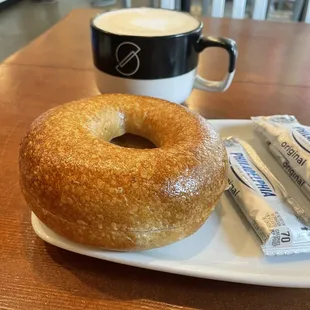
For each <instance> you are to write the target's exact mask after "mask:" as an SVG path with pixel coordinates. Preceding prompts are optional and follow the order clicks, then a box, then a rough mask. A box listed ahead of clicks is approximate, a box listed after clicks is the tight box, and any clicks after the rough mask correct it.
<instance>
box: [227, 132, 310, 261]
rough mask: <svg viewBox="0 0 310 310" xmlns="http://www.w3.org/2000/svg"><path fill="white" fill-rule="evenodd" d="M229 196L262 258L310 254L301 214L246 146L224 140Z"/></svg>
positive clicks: (309, 240) (308, 233)
mask: <svg viewBox="0 0 310 310" xmlns="http://www.w3.org/2000/svg"><path fill="white" fill-rule="evenodd" d="M224 144H225V147H226V150H227V154H228V158H229V169H228V182H229V184H230V189H229V192H230V194H231V195H232V197H233V198H234V200H235V201H236V203H237V204H238V206H239V207H240V209H241V210H242V212H243V214H244V215H245V217H246V218H247V220H248V221H249V222H250V224H251V226H252V227H253V229H254V231H255V232H256V234H257V236H258V237H259V238H260V240H261V249H262V251H263V253H264V254H265V255H268V256H274V255H288V254H298V253H308V252H310V227H309V226H308V225H305V224H304V222H307V220H308V219H307V218H303V216H304V214H303V210H302V208H300V206H299V205H298V203H297V202H296V201H295V199H293V198H292V197H289V196H288V195H287V192H286V190H285V189H284V187H283V186H282V184H281V183H280V182H279V181H278V180H277V179H276V178H275V177H274V175H273V174H272V173H271V172H270V171H269V169H268V168H267V167H266V166H265V164H264V163H263V162H262V161H261V160H260V158H259V157H258V155H257V154H256V152H255V151H254V150H253V148H252V147H251V146H250V145H249V144H247V143H246V142H244V141H242V140H240V139H236V138H228V139H226V140H224Z"/></svg>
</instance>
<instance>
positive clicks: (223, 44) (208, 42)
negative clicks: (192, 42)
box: [194, 36, 238, 92]
mask: <svg viewBox="0 0 310 310" xmlns="http://www.w3.org/2000/svg"><path fill="white" fill-rule="evenodd" d="M207 47H220V48H223V49H225V50H226V51H227V52H228V54H229V65H228V73H227V74H226V77H225V79H224V80H223V81H209V80H206V79H204V78H202V77H201V76H200V75H196V78H195V83H194V88H198V89H201V90H206V91H211V92H223V91H225V90H226V89H227V88H228V87H229V86H230V84H231V82H232V80H233V78H234V75H235V66H236V59H237V55H238V50H237V44H236V42H235V41H233V40H231V39H227V38H220V37H218V38H216V37H204V36H201V37H200V38H199V40H198V41H197V51H198V53H200V52H202V51H203V50H204V49H205V48H207Z"/></svg>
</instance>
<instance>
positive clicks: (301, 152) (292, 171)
mask: <svg viewBox="0 0 310 310" xmlns="http://www.w3.org/2000/svg"><path fill="white" fill-rule="evenodd" d="M252 120H253V122H254V124H255V129H256V131H257V132H258V134H259V135H260V136H261V137H262V138H263V140H264V142H265V143H266V144H267V147H268V150H269V151H270V153H271V154H272V155H273V156H274V157H275V159H276V160H277V161H278V162H279V163H280V165H281V166H282V168H283V169H284V171H285V172H286V173H287V174H288V175H289V177H290V178H291V179H292V180H293V182H294V183H295V184H296V185H297V186H298V187H299V188H300V189H301V191H302V192H303V193H304V194H305V196H306V197H307V198H308V199H309V200H310V186H309V184H310V127H307V126H303V125H301V124H300V123H299V122H298V121H297V119H296V118H295V117H294V116H292V115H273V116H258V117H252Z"/></svg>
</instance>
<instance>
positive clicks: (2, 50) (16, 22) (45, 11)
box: [0, 0, 291, 62]
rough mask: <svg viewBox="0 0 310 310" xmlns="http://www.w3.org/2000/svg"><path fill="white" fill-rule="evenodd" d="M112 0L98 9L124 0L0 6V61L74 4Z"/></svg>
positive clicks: (194, 2) (25, 0)
mask: <svg viewBox="0 0 310 310" xmlns="http://www.w3.org/2000/svg"><path fill="white" fill-rule="evenodd" d="M113 1H114V4H113V5H109V6H106V7H104V8H102V9H103V10H111V9H117V8H121V7H123V4H124V2H125V1H126V0H58V1H56V2H55V3H49V4H42V3H41V4H39V3H35V2H34V1H33V0H20V1H19V2H18V3H16V4H14V5H12V6H10V7H8V8H6V9H3V10H2V11H0V62H1V61H3V60H4V59H5V58H7V57H8V56H9V55H11V54H12V53H14V52H16V51H17V50H19V49H21V48H22V47H24V46H25V45H27V44H28V43H29V42H31V41H32V40H33V39H35V38H36V37H37V36H39V35H40V34H41V33H43V32H44V31H46V30H47V29H48V28H50V27H51V26H52V25H54V24H55V23H57V22H58V21H59V20H60V19H62V18H63V17H64V16H65V15H67V14H68V13H69V12H70V11H71V10H73V9H76V8H91V7H93V6H92V4H91V3H92V2H95V3H97V4H98V3H99V4H100V3H103V2H110V3H111V2H112V3H113ZM202 1H204V0H191V13H192V14H193V15H194V16H196V17H201V13H202V12H201V10H202V7H201V5H202ZM131 3H132V7H139V6H150V5H152V6H153V5H154V4H155V6H158V3H159V0H131ZM208 11H210V9H208ZM231 11H232V2H231V1H230V2H227V3H226V6H225V16H226V17H229V16H231ZM209 13H210V12H209ZM209 13H207V15H209ZM285 14H286V11H285V12H284V15H283V14H281V15H280V18H276V19H274V20H277V21H279V20H281V21H287V20H289V18H287V17H286V16H285ZM289 14H291V12H289ZM282 15H283V16H284V18H282V17H283V16H282ZM268 19H271V18H268ZM283 19H284V20H283Z"/></svg>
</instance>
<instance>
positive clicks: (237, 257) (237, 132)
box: [32, 120, 310, 287]
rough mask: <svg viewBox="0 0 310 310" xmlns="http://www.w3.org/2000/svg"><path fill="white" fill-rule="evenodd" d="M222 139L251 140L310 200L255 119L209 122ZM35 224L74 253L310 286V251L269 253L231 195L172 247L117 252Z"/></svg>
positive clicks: (245, 280) (151, 266) (152, 266)
mask: <svg viewBox="0 0 310 310" xmlns="http://www.w3.org/2000/svg"><path fill="white" fill-rule="evenodd" d="M209 121H210V123H211V124H212V125H213V126H214V127H215V129H216V130H217V131H218V132H219V133H220V135H221V137H223V138H224V137H227V136H237V137H240V138H242V139H244V140H246V141H247V142H249V143H250V144H251V145H252V146H253V147H254V149H255V150H256V151H257V153H258V154H259V155H260V157H261V158H262V160H263V161H264V162H265V163H266V164H267V166H268V167H269V168H270V170H271V171H272V172H273V173H274V174H275V176H276V177H278V179H279V180H281V182H282V183H283V185H284V186H285V187H286V189H287V190H288V192H289V194H290V195H292V196H293V197H295V198H296V200H297V201H298V202H299V203H301V204H303V205H305V204H308V205H309V207H310V204H309V202H308V201H307V200H306V199H305V197H304V196H303V195H302V194H301V193H300V192H299V189H298V188H297V187H296V186H295V185H294V184H293V182H292V181H291V180H290V179H289V178H288V176H287V175H286V174H285V172H284V171H282V169H281V167H280V166H279V164H278V163H277V162H276V161H275V160H274V159H273V158H272V156H271V155H270V154H269V153H268V152H267V151H266V150H265V148H264V146H263V144H262V143H261V141H260V140H259V138H258V137H257V135H256V134H255V133H254V131H253V129H254V128H253V124H252V122H251V121H249V120H209ZM32 226H33V229H34V231H35V232H36V234H37V235H38V236H39V237H40V238H41V239H43V240H44V241H46V242H48V243H50V244H52V245H55V246H57V247H60V248H63V249H65V250H68V251H72V252H75V253H79V254H82V255H86V256H90V257H95V258H98V259H102V260H107V261H112V262H115V263H121V264H126V265H131V266H135V267H140V268H146V269H152V270H158V271H163V272H169V273H175V274H181V275H185V276H193V277H200V278H207V279H214V280H223V281H230V282H239V283H248V284H258V285H268V286H282V287H310V254H299V255H290V256H276V257H265V256H264V255H263V254H262V252H261V250H260V242H259V240H258V238H257V236H256V235H255V233H254V232H253V230H252V228H251V227H250V225H249V223H248V222H247V221H246V220H245V218H244V216H243V214H242V213H241V212H240V210H239V208H238V206H237V205H236V204H235V203H234V201H233V200H232V199H231V197H230V196H229V193H225V194H223V195H222V197H221V200H220V202H219V204H218V206H217V207H216V208H215V211H214V212H213V214H212V215H211V216H210V218H209V219H208V220H207V221H206V223H205V224H204V225H203V226H202V227H201V229H199V230H198V231H197V232H196V233H195V234H193V235H192V236H190V237H188V238H186V239H184V240H182V241H179V242H176V243H174V244H171V245H169V246H166V247H162V248H158V249H153V250H148V251H141V252H130V253H128V252H112V251H104V250H100V249H95V248H91V247H86V246H83V245H80V244H77V243H74V242H71V241H69V240H67V239H65V238H63V237H61V236H59V235H57V234H56V233H55V232H53V231H52V230H51V229H49V228H48V227H46V226H45V225H44V224H43V223H42V222H40V220H39V219H38V218H37V217H36V216H35V215H34V214H32Z"/></svg>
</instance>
